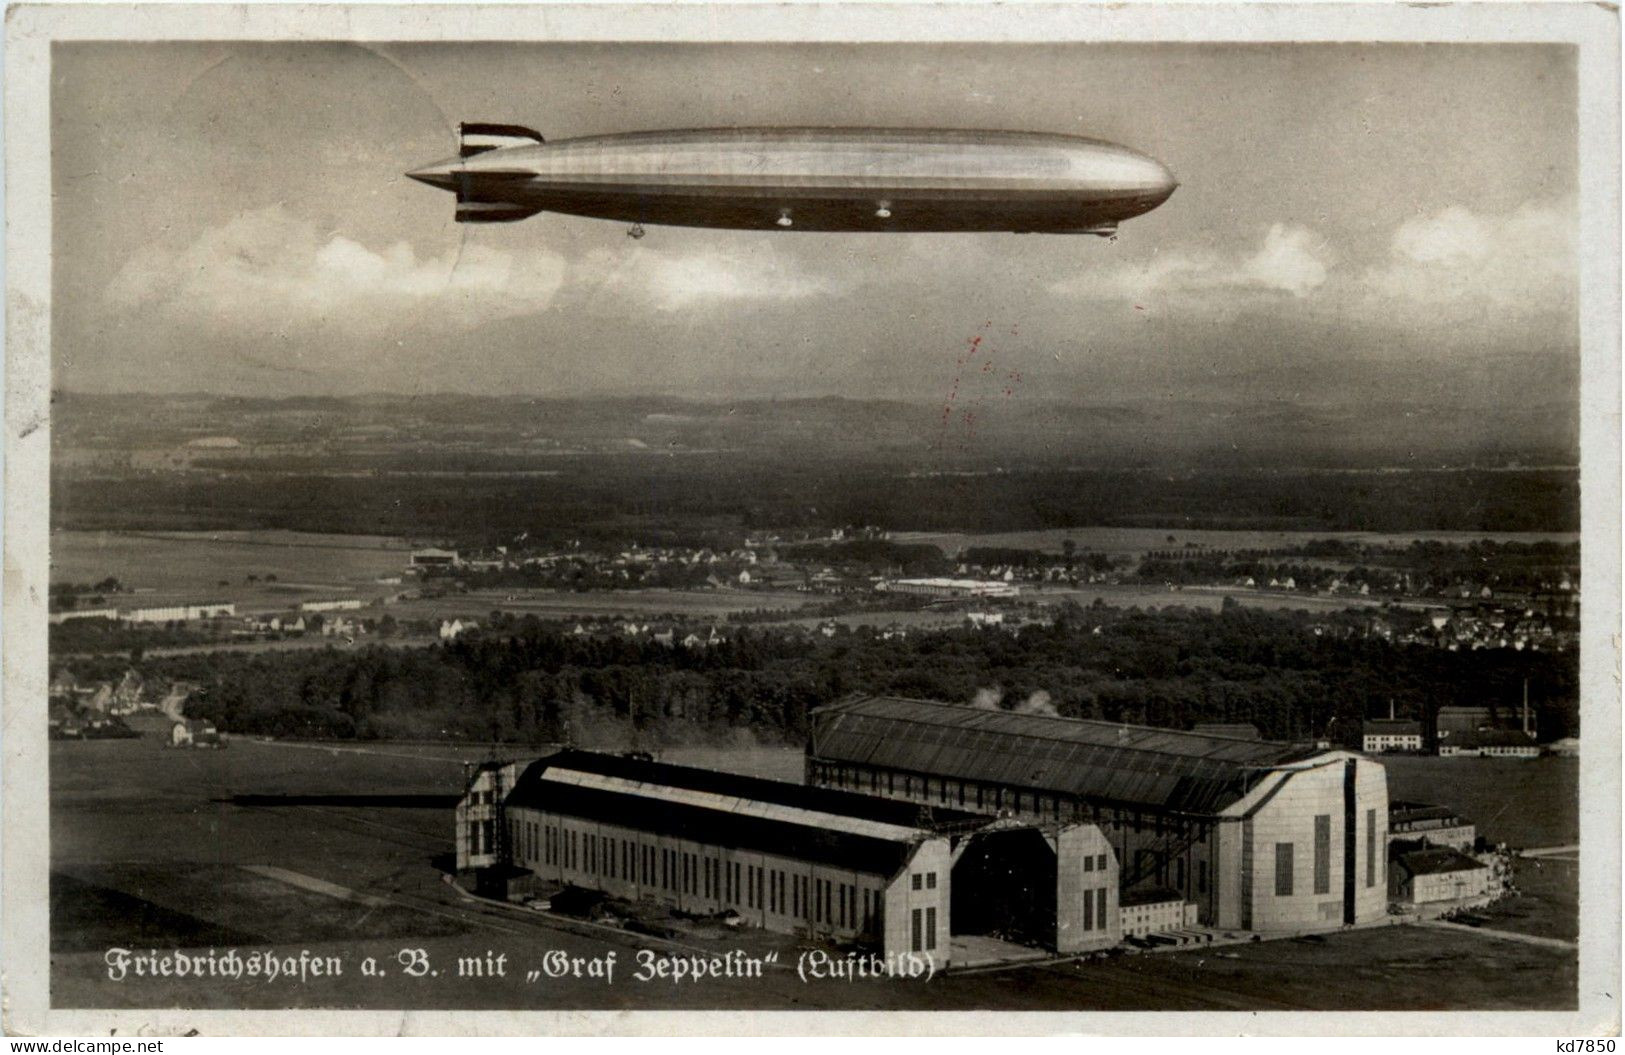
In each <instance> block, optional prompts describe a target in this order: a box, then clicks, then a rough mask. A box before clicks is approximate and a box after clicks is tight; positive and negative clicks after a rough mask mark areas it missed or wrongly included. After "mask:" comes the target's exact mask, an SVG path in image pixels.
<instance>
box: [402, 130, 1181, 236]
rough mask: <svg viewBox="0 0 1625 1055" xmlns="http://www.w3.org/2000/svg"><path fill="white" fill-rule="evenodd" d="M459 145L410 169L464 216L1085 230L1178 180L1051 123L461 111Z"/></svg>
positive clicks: (1163, 192)
mask: <svg viewBox="0 0 1625 1055" xmlns="http://www.w3.org/2000/svg"><path fill="white" fill-rule="evenodd" d="M459 134H460V135H459V138H460V143H459V150H458V153H457V155H456V156H455V157H451V158H446V159H445V160H442V161H437V162H435V163H434V164H432V165H428V166H425V167H423V168H419V169H415V170H413V171H411V172H408V173H407V175H408V176H410V177H411V178H412V179H415V180H418V181H419V182H422V183H427V184H429V185H430V186H432V187H439V188H442V189H444V190H448V191H452V192H454V193H455V194H456V195H457V214H456V218H457V221H458V222H459V223H507V222H511V221H515V220H523V219H525V218H526V217H529V216H534V215H536V214H537V213H545V212H552V213H565V214H569V215H572V216H587V217H595V218H598V219H604V220H616V221H620V222H622V223H626V224H630V225H631V228H630V230H629V231H628V233H629V234H631V235H632V236H634V237H642V235H643V233H644V230H643V228H644V225H645V224H659V225H669V226H677V227H712V228H731V229H738V230H769V231H773V230H779V231H782V230H794V231H874V232H908V231H917V232H948V231H1006V232H1016V233H1020V234H1027V233H1043V234H1092V235H1101V236H1104V237H1111V236H1114V235H1115V234H1116V233H1117V225H1118V224H1119V223H1121V222H1123V221H1124V220H1128V219H1131V218H1133V217H1135V216H1139V215H1141V214H1142V213H1146V212H1149V211H1151V210H1152V209H1155V208H1156V207H1157V206H1159V205H1161V204H1162V203H1163V202H1165V201H1167V200H1168V198H1169V196H1170V195H1172V194H1173V192H1174V190H1175V188H1176V187H1177V186H1178V183H1177V181H1175V179H1174V177H1173V175H1172V174H1171V173H1170V172H1169V171H1168V169H1167V168H1166V167H1165V166H1164V165H1163V164H1162V163H1161V162H1159V161H1157V160H1155V159H1154V158H1151V157H1147V156H1146V155H1144V154H1141V153H1139V152H1137V151H1134V150H1131V149H1129V148H1128V147H1125V146H1119V145H1117V144H1115V143H1108V142H1104V141H1102V140H1098V139H1087V138H1084V137H1081V136H1072V135H1059V134H1055V133H1045V132H1014V131H973V130H965V129H882V128H705V129H680V130H671V131H658V132H630V133H621V134H616V135H598V136H582V137H578V138H571V139H558V140H554V141H552V142H548V141H547V140H545V139H543V137H542V136H541V135H540V134H539V133H537V132H535V131H533V130H531V129H529V128H526V127H523V126H521V125H509V124H475V123H465V124H462V125H461V126H459Z"/></svg>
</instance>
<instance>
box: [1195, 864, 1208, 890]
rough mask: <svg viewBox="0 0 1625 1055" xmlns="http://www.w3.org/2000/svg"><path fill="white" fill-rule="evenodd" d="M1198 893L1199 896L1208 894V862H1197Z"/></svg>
mask: <svg viewBox="0 0 1625 1055" xmlns="http://www.w3.org/2000/svg"><path fill="white" fill-rule="evenodd" d="M1196 892H1197V893H1198V894H1205V893H1207V862H1206V861H1198V862H1196Z"/></svg>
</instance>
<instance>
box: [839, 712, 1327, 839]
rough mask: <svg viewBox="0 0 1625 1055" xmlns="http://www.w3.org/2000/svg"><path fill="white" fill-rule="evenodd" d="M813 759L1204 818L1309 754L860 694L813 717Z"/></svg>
mask: <svg viewBox="0 0 1625 1055" xmlns="http://www.w3.org/2000/svg"><path fill="white" fill-rule="evenodd" d="M811 753H812V755H813V756H814V757H816V758H819V759H824V760H828V761H835V762H851V763H855V764H859V765H871V766H879V767H883V768H889V769H898V770H906V771H911V772H915V773H926V774H932V775H941V776H948V777H953V778H956V779H965V780H978V781H984V782H987V783H991V784H1002V785H1005V786H1007V787H1028V788H1034V789H1037V790H1040V791H1051V792H1060V793H1063V794H1070V795H1078V796H1081V797H1083V798H1086V799H1092V800H1095V801H1098V802H1101V803H1103V804H1111V805H1117V806H1121V807H1126V808H1129V809H1146V810H1153V811H1165V812H1180V813H1189V814H1211V813H1216V812H1218V811H1219V810H1221V809H1223V808H1224V807H1225V806H1227V805H1229V804H1230V803H1232V802H1234V801H1236V800H1237V799H1239V798H1241V797H1242V796H1243V795H1245V794H1246V793H1247V791H1248V790H1249V789H1250V788H1251V787H1252V786H1253V785H1254V784H1255V783H1256V782H1257V780H1258V779H1259V778H1260V777H1261V776H1262V775H1263V774H1264V773H1265V772H1267V771H1268V770H1270V769H1272V768H1274V767H1276V766H1279V765H1283V764H1285V763H1288V762H1294V761H1298V760H1301V759H1304V758H1308V757H1310V756H1312V755H1314V754H1315V753H1316V751H1315V750H1314V749H1311V748H1305V747H1302V746H1300V745H1293V744H1283V743H1276V742H1272V741H1268V740H1244V739H1239V738H1236V737H1226V736H1211V735H1202V734H1198V733H1187V732H1180V731H1177V730H1173V729H1154V728H1150V727H1147V726H1136V725H1122V724H1118V723H1116V722H1094V721H1082V720H1079V719H1074V718H1059V717H1050V716H1047V715H1041V714H1017V713H1015V712H1013V711H997V710H984V709H980V708H975V707H966V706H961V705H957V704H949V703H938V702H933V701H930V700H911V699H903V698H901V697H896V696H861V697H857V698H854V699H851V700H846V701H843V702H840V703H835V704H830V705H828V706H826V707H821V708H819V709H818V710H816V711H814V712H813V736H812V748H811Z"/></svg>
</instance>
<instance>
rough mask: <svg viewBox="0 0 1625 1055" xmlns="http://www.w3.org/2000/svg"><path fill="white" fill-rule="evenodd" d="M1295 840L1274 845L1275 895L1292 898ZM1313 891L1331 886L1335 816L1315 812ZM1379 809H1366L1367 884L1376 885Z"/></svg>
mask: <svg viewBox="0 0 1625 1055" xmlns="http://www.w3.org/2000/svg"><path fill="white" fill-rule="evenodd" d="M1293 847H1294V844H1292V843H1276V844H1275V896H1276V897H1291V896H1292V889H1293ZM1314 852H1315V859H1314V877H1313V878H1314V892H1315V893H1316V894H1317V895H1318V894H1329V893H1331V889H1332V817H1331V814H1329V813H1319V814H1316V815H1315V834H1314ZM1378 860H1380V858H1379V857H1378V855H1377V811H1376V810H1374V809H1373V810H1366V811H1365V885H1366V886H1367V887H1368V888H1369V887H1374V886H1376V885H1377V862H1378Z"/></svg>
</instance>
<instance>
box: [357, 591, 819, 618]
mask: <svg viewBox="0 0 1625 1055" xmlns="http://www.w3.org/2000/svg"><path fill="white" fill-rule="evenodd" d="M811 600H812V597H811V595H809V594H804V593H794V592H791V591H782V590H781V591H771V590H761V591H754V590H594V591H590V592H587V593H574V592H568V591H563V590H474V591H471V592H469V593H466V594H452V595H449V596H446V597H435V598H428V599H424V600H416V601H402V602H401V603H399V604H393V605H390V606H389V609H388V611H389V613H390V614H391V615H393V616H394V617H395V618H396V619H453V618H468V617H473V618H475V619H483V618H485V617H486V616H487V615H489V614H490V613H491V612H493V611H496V610H499V609H500V610H501V611H504V612H511V613H513V614H514V615H519V616H525V615H534V616H536V617H537V618H538V619H584V618H591V617H603V616H624V617H627V618H643V619H654V618H660V617H662V616H668V615H670V616H678V617H681V618H684V619H722V618H725V617H726V616H728V615H730V614H731V613H734V612H750V611H755V610H756V609H758V608H769V609H780V608H790V609H794V608H801V607H804V606H805V605H807V604H808V603H810V601H811Z"/></svg>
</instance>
